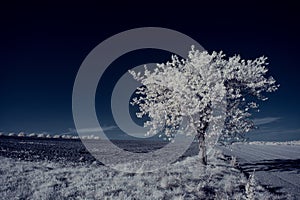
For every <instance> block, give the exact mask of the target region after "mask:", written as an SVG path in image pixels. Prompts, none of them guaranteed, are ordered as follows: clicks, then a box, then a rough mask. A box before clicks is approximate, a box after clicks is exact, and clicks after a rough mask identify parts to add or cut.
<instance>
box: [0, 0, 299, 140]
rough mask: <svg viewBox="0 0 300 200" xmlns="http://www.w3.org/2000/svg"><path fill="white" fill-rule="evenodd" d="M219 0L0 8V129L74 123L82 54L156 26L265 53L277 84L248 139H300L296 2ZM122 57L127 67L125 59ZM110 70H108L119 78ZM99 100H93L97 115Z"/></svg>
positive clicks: (210, 43)
mask: <svg viewBox="0 0 300 200" xmlns="http://www.w3.org/2000/svg"><path fill="white" fill-rule="evenodd" d="M220 2H223V3H217V2H216V1H214V2H213V3H212V4H209V3H207V2H206V3H198V4H196V3H195V4H191V3H187V2H182V3H181V4H179V3H172V4H164V5H163V4H155V3H154V2H148V3H143V4H142V3H130V4H127V3H119V4H118V3H115V4H110V5H109V4H107V3H98V4H90V3H82V4H79V3H70V4H68V3H64V4H62V3H60V4H53V3H43V4H41V3H39V4H38V3H22V4H11V5H8V4H7V5H3V6H1V8H2V9H3V11H1V14H0V15H1V16H0V17H1V33H0V34H1V39H0V40H1V47H0V50H1V54H0V58H1V60H0V62H1V63H0V66H1V68H0V76H1V77H0V97H1V98H0V132H1V131H3V132H18V131H26V132H42V131H47V132H50V133H53V132H59V133H60V132H65V131H67V130H68V128H74V123H73V118H72V89H73V83H74V80H75V77H76V73H77V71H78V69H79V67H80V65H81V63H82V61H83V60H84V58H85V57H86V56H87V54H88V53H89V52H90V51H91V50H92V49H93V48H94V47H95V46H97V45H98V44H99V43H100V42H102V41H103V40H105V39H106V38H108V37H110V36H112V35H114V34H117V33H119V32H121V31H125V30H128V29H131V28H137V27H145V26H156V27H165V28H170V29H174V30H177V31H180V32H182V33H184V34H186V35H188V36H190V37H192V38H194V39H195V40H197V41H198V42H199V43H200V44H201V45H202V46H203V47H204V48H205V49H207V50H208V51H213V50H216V51H219V50H223V51H224V52H225V53H226V54H227V55H229V56H230V55H234V54H241V56H242V57H244V58H246V59H253V58H256V57H258V56H261V55H266V56H268V57H269V63H270V66H269V69H270V74H271V75H273V76H274V77H275V79H276V80H277V81H278V83H280V85H281V87H280V89H279V91H277V92H276V93H274V94H271V95H270V100H269V101H267V102H266V103H263V104H262V107H261V112H260V113H259V114H256V115H255V118H264V119H265V120H263V119H261V121H260V122H258V123H260V126H261V129H260V130H259V131H256V132H257V133H253V134H252V136H251V137H253V138H256V139H266V138H267V139H270V140H272V138H276V140H286V139H300V125H299V124H300V123H299V122H300V115H299V114H300V105H299V102H300V94H299V92H298V91H299V89H298V87H299V86H300V79H299V72H300V67H299V51H298V45H299V38H298V36H299V35H300V34H299V30H298V27H299V19H300V18H299V12H298V11H297V9H296V8H297V6H296V5H293V4H292V3H289V2H288V1H284V2H282V3H281V4H279V3H274V2H273V3H260V1H257V2H256V1H251V3H250V1H249V2H245V1H239V2H232V3H224V1H220ZM185 3H186V4H185ZM145 55H147V56H145ZM166 55H167V54H166ZM137 56H139V57H135V59H136V60H137V61H136V62H137V63H139V62H140V61H141V62H144V61H146V62H148V61H154V62H155V61H157V62H160V61H161V59H165V58H166V57H164V56H162V55H157V54H155V52H153V53H152V54H151V53H149V52H148V53H146V54H143V55H142V54H141V53H138V52H137ZM121 62H123V63H122V64H124V66H126V67H128V68H130V67H131V66H132V63H131V61H130V59H129V58H128V59H123V61H122V60H121V61H119V63H120V64H121ZM112 67H113V66H111V70H112V72H113V74H119V75H122V72H121V71H120V70H119V68H116V69H117V70H118V71H114V69H113V68H112ZM126 70H127V69H126ZM126 70H125V71H126ZM116 77H117V75H116ZM116 77H115V78H116ZM106 92H107V94H108V95H109V91H108V90H107V91H106ZM96 100H97V99H96ZM101 104H102V102H101V99H99V100H97V103H96V105H97V108H98V109H97V110H98V112H101V109H102V108H101ZM102 112H107V111H105V109H104V111H102ZM108 115H109V113H108ZM106 125H109V120H107V124H106ZM258 132H262V133H260V134H258ZM274 134H275V135H274ZM257 135H259V136H257ZM261 137H263V138H261Z"/></svg>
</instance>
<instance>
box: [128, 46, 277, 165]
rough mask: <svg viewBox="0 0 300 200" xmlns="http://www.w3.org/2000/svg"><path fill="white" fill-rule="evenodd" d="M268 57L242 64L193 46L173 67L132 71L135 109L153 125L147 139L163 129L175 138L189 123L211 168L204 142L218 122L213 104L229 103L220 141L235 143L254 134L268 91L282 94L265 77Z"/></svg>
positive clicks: (235, 58) (204, 158)
mask: <svg viewBox="0 0 300 200" xmlns="http://www.w3.org/2000/svg"><path fill="white" fill-rule="evenodd" d="M266 60H267V58H266V57H264V56H262V57H259V58H257V59H255V60H247V61H246V60H243V59H241V57H240V56H239V55H235V56H233V57H229V58H228V59H226V58H225V54H223V53H222V52H219V53H217V52H213V53H212V54H209V53H208V52H206V51H202V52H200V51H199V50H195V49H194V47H193V46H192V48H191V50H190V51H189V54H188V58H187V59H181V60H180V59H179V58H178V57H177V56H172V60H171V62H167V63H165V64H157V67H156V68H155V69H154V70H152V71H150V70H148V69H147V67H146V66H145V71H144V72H143V74H141V72H138V73H136V72H134V71H129V72H130V73H131V74H132V75H133V77H134V79H136V80H138V81H140V82H141V83H142V86H141V87H139V88H137V92H136V93H137V94H138V95H139V96H138V97H135V98H133V101H132V102H131V103H132V105H138V106H139V109H140V112H138V113H137V117H139V118H142V117H143V116H144V115H147V116H149V117H150V119H151V120H149V121H146V122H145V123H144V127H149V128H150V129H149V131H148V133H147V134H149V135H154V134H157V133H158V132H161V131H162V130H163V132H164V134H165V136H166V137H168V138H173V137H174V135H175V134H176V130H177V129H178V127H179V125H180V124H181V122H182V120H183V119H184V118H185V119H187V120H188V126H187V129H186V130H193V131H187V134H194V135H195V136H196V137H197V139H198V141H199V149H200V152H199V155H200V157H201V158H202V162H203V164H207V156H206V148H207V144H206V143H205V142H206V140H207V138H208V137H210V136H209V135H207V128H208V125H209V123H210V122H212V121H213V120H214V116H213V115H212V111H213V109H212V105H213V104H215V103H220V102H222V101H226V111H225V122H224V129H223V130H222V131H221V133H218V134H219V135H220V141H222V142H224V143H226V142H233V141H236V140H239V139H240V138H243V136H244V133H246V132H248V131H249V130H251V129H253V128H254V127H255V126H254V123H253V121H252V120H251V118H250V116H251V111H253V109H255V110H257V109H258V103H257V100H262V101H265V100H267V98H266V97H265V96H264V94H265V93H266V92H273V91H276V90H277V89H278V86H279V85H276V83H275V80H274V78H273V77H271V76H270V77H268V78H267V77H266V73H267V71H268V69H267V68H266V65H268V63H267V62H266Z"/></svg>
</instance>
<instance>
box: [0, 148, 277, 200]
mask: <svg viewBox="0 0 300 200" xmlns="http://www.w3.org/2000/svg"><path fill="white" fill-rule="evenodd" d="M161 159H163V158H161ZM211 162H214V163H215V164H214V165H208V166H207V167H204V166H201V165H200V164H199V163H200V161H199V159H198V157H189V158H186V159H185V160H183V161H180V162H177V163H174V164H170V165H169V166H168V167H167V168H165V169H160V170H158V171H155V172H151V173H150V172H149V173H142V174H128V173H122V172H117V171H115V170H112V169H110V168H108V167H106V166H101V165H98V164H96V163H93V164H92V165H86V164H78V163H77V164H74V163H54V162H49V161H37V162H27V161H18V160H13V159H9V158H3V157H0V174H1V176H0V188H1V190H0V191H1V194H0V195H1V198H3V199H20V198H28V199H143V200H146V199H151V200H153V199H246V192H245V191H246V185H247V182H248V179H247V178H246V177H245V176H244V175H243V174H242V173H241V172H240V171H239V170H237V169H236V168H234V167H232V166H231V165H230V161H229V162H227V161H226V162H225V161H224V157H223V156H222V154H220V153H219V152H217V158H215V159H214V160H211ZM128 166H130V164H129V165H128ZM128 166H127V167H128ZM252 190H253V192H252V193H253V195H254V197H255V198H256V199H276V198H275V197H274V196H271V194H269V193H268V192H266V191H265V190H264V189H263V188H262V187H260V186H254V187H252V189H251V191H252Z"/></svg>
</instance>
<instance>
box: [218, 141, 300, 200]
mask: <svg viewBox="0 0 300 200" xmlns="http://www.w3.org/2000/svg"><path fill="white" fill-rule="evenodd" d="M222 149H223V152H224V153H225V154H227V155H232V156H236V157H237V158H238V162H239V167H240V168H241V169H242V171H243V172H246V173H249V174H251V173H252V172H253V171H255V172H254V174H255V176H256V178H257V179H258V181H259V183H260V184H261V185H263V186H265V187H267V188H268V189H269V190H270V191H272V192H273V193H276V194H282V193H286V194H291V195H293V196H294V197H295V198H297V199H300V145H284V144H276V143H274V144H272V143H270V144H234V145H232V146H231V150H229V149H228V148H222Z"/></svg>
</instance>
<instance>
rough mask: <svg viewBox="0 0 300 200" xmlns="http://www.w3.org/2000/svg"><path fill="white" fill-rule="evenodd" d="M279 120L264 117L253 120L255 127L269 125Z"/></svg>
mask: <svg viewBox="0 0 300 200" xmlns="http://www.w3.org/2000/svg"><path fill="white" fill-rule="evenodd" d="M279 119H281V118H280V117H264V118H256V119H254V120H253V122H254V124H255V125H263V124H269V123H272V122H275V121H278V120H279Z"/></svg>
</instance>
